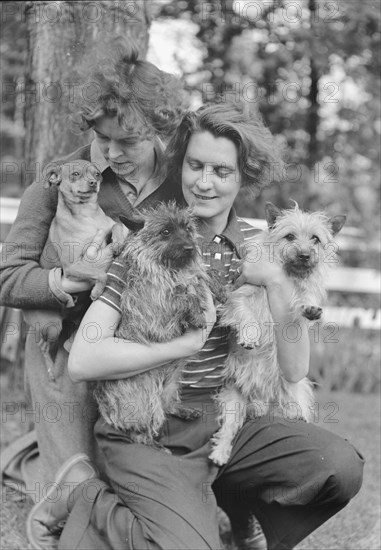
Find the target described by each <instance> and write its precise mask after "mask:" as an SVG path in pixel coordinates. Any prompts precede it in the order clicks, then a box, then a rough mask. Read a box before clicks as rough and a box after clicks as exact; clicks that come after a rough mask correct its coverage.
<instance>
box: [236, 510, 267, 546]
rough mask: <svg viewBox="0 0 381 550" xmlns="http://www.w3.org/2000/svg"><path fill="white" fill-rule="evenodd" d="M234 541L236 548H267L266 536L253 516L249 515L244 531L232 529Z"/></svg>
mask: <svg viewBox="0 0 381 550" xmlns="http://www.w3.org/2000/svg"><path fill="white" fill-rule="evenodd" d="M233 538H234V542H235V544H236V546H237V549H238V550H267V541H266V537H265V535H264V533H263V531H262V527H261V525H260V523H259V521H258V520H257V518H256V517H255V516H251V517H250V520H249V525H248V527H247V528H246V529H245V531H244V532H243V531H237V532H236V531H234V530H233Z"/></svg>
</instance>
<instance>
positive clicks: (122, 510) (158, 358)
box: [29, 103, 363, 550]
mask: <svg viewBox="0 0 381 550" xmlns="http://www.w3.org/2000/svg"><path fill="white" fill-rule="evenodd" d="M168 155H169V157H170V159H171V165H172V167H171V174H172V177H173V178H174V179H175V180H176V179H177V181H178V182H179V183H178V185H179V187H180V181H181V189H182V192H183V195H184V199H185V202H186V203H187V204H188V205H190V206H192V208H193V213H194V215H195V216H196V223H197V229H198V232H199V234H200V245H201V250H202V256H203V257H202V259H203V262H204V264H205V266H207V267H210V268H212V269H213V270H215V271H217V272H218V273H219V274H220V276H221V280H225V281H226V282H227V283H231V282H232V281H234V280H235V277H236V275H237V268H238V265H239V259H240V256H241V253H242V250H243V249H244V246H245V243H246V244H249V241H250V239H251V238H252V237H253V236H254V235H255V234H256V233H257V232H258V230H257V229H255V228H254V227H252V226H250V225H249V224H247V223H246V222H245V221H244V220H242V219H241V218H239V217H237V215H236V213H235V211H234V207H233V203H234V200H235V198H236V197H237V194H238V193H239V191H240V189H241V188H243V187H247V188H249V189H253V190H256V189H258V188H260V187H261V186H263V184H265V183H266V180H267V181H268V180H269V174H270V173H271V172H272V170H271V168H272V167H275V165H276V164H277V166H278V169H279V168H280V167H281V164H280V159H279V155H278V153H277V147H276V144H275V140H274V139H273V137H272V136H271V133H270V132H269V130H268V129H266V128H265V127H264V125H263V123H262V122H261V120H260V118H259V117H258V116H256V115H253V114H250V113H245V112H244V110H243V109H242V108H240V106H239V105H238V104H232V105H231V104H230V105H229V104H224V103H222V104H218V105H206V106H204V107H201V108H200V109H199V110H198V111H196V112H189V113H187V114H186V115H185V116H184V118H183V120H182V122H181V124H180V126H179V128H178V130H177V131H176V133H175V135H174V138H173V141H172V142H171V143H170V145H169V146H168ZM147 246H149V243H148V244H147ZM242 269H243V271H242V273H241V278H242V277H244V279H245V281H246V282H249V283H251V284H256V285H263V286H266V289H267V295H268V300H269V306H270V309H271V313H272V317H273V320H274V326H275V327H277V328H276V329H275V331H274V332H275V338H276V343H277V353H278V361H279V365H280V369H281V370H282V374H283V376H284V377H285V378H286V379H287V380H288V381H289V382H297V381H298V380H300V379H302V378H303V377H304V376H305V375H306V373H307V371H308V367H309V337H308V326H307V324H306V323H304V322H303V320H301V321H300V338H298V340H297V341H292V342H290V341H289V340H286V339H285V338H283V337H282V333H283V329H284V327H285V326H287V324H288V323H290V322H291V321H293V320H294V317H293V315H292V311H291V301H292V295H293V283H292V281H291V280H290V279H289V278H287V277H286V275H285V274H284V272H283V270H282V268H280V267H279V265H278V264H277V263H276V262H272V261H271V258H269V257H266V255H265V254H262V255H261V257H260V258H259V259H258V261H257V262H255V264H254V263H250V262H245V263H244V264H243V267H242ZM125 287H126V283H125V281H124V279H123V264H121V263H120V262H118V261H115V262H113V263H112V265H111V267H110V270H109V276H108V282H107V286H106V288H105V290H104V293H103V294H102V296H101V297H100V298H99V299H98V300H96V301H95V302H94V303H93V304H92V305H91V306H90V308H89V309H88V310H87V312H86V314H85V316H84V318H83V320H82V323H81V326H80V329H79V330H78V332H77V335H76V337H75V340H74V343H73V347H72V349H71V352H70V357H69V365H68V367H69V372H70V375H71V376H72V378H73V379H74V380H76V381H77V382H81V381H84V380H85V381H100V380H110V379H112V380H117V379H123V378H128V377H131V376H134V375H136V374H140V373H143V372H147V371H149V370H150V369H154V368H157V367H159V366H163V365H166V364H167V363H169V362H171V361H174V360H177V359H186V361H185V363H186V364H185V366H184V367H183V368H182V370H181V376H180V400H181V403H182V404H183V405H184V407H185V408H186V409H191V410H193V411H198V413H199V414H198V415H195V416H192V418H191V419H184V418H183V417H181V415H177V414H176V413H172V414H168V415H167V417H166V422H165V423H164V425H163V427H162V430H161V432H160V433H159V435H158V436H157V438H156V443H157V445H156V446H148V445H142V444H138V443H135V442H132V441H131V438H130V437H129V433H128V430H127V431H125V430H121V429H119V428H117V427H116V426H115V425H112V424H111V422H110V421H109V420H108V419H106V418H99V419H98V421H97V423H96V425H95V437H96V439H97V441H98V444H99V447H100V449H101V451H102V453H103V455H104V459H105V461H104V467H105V473H106V475H107V479H108V481H107V482H105V481H103V480H101V479H100V478H99V474H98V473H97V469H96V466H95V465H94V464H93V462H92V460H91V459H90V458H89V457H86V456H84V455H83V454H77V455H74V456H73V457H71V459H69V460H68V461H67V462H66V463H65V465H64V466H63V467H62V469H61V471H60V473H59V475H58V476H57V478H56V480H55V482H56V485H55V489H56V490H57V489H58V492H59V495H60V498H57V499H55V500H54V501H53V499H49V498H48V497H49V495H48V496H47V497H46V498H45V499H44V500H43V501H42V502H41V504H40V505H36V506H35V508H34V510H33V511H32V513H31V515H30V517H29V520H30V521H29V532H30V533H32V534H33V535H34V540H35V541H37V542H38V543H39V544H36V545H35V546H34V548H40V549H41V548H43V549H46V550H48V548H49V549H51V548H54V547H55V546H54V545H57V547H58V548H60V549H62V550H72V549H74V548H78V549H84V550H85V549H88V548H94V549H95V548H96V549H97V550H110V549H111V550H116V549H124V550H137V549H139V550H141V549H143V548H145V549H151V550H154V549H158V548H161V549H163V550H180V549H183V550H196V549H197V550H204V549H205V550H207V549H212V550H217V549H221V548H222V543H221V541H220V538H219V531H218V515H217V504H219V505H220V506H221V507H222V508H223V509H224V510H225V511H226V512H227V513H228V515H229V517H230V520H231V524H232V531H233V536H234V539H235V542H236V545H237V547H238V548H239V549H240V550H249V549H250V550H253V549H255V550H265V549H267V548H268V549H269V550H283V549H286V548H287V549H289V548H293V547H294V546H295V545H296V544H298V543H299V542H300V541H301V540H302V539H303V538H304V537H306V536H307V535H308V534H309V533H311V532H312V531H313V530H314V529H316V528H317V527H319V526H320V525H321V524H323V523H324V522H325V521H326V520H327V519H328V518H330V517H331V516H332V515H334V514H335V513H337V512H338V511H339V510H341V509H342V508H343V507H344V506H345V505H346V504H347V503H348V501H349V500H350V499H351V498H352V497H353V496H354V495H355V494H356V493H357V491H358V490H359V488H360V486H361V480H362V467H363V460H362V457H361V456H360V455H359V454H358V453H357V451H356V450H355V449H354V448H353V447H352V446H351V445H350V444H349V443H348V442H347V441H345V440H344V439H342V438H340V437H338V436H336V435H334V434H332V433H330V432H328V431H327V430H323V429H321V428H320V427H318V426H315V425H314V424H312V423H310V424H307V423H306V422H304V421H303V420H297V421H295V419H289V418H283V417H277V416H276V415H274V417H272V416H271V415H267V416H264V417H261V418H254V419H249V420H247V421H246V422H245V424H244V425H243V427H242V429H241V430H240V431H239V432H238V434H237V437H236V438H235V440H234V443H233V448H232V453H231V456H230V458H229V460H228V462H227V463H226V464H225V465H224V466H222V467H221V468H218V467H217V466H216V465H215V464H214V463H212V462H211V461H210V460H209V458H208V456H209V454H210V439H211V437H212V435H213V434H214V433H215V432H216V431H217V430H218V428H219V426H218V420H217V417H218V409H217V407H216V405H215V402H214V399H213V397H214V395H215V393H216V392H218V391H219V390H220V389H221V388H222V387H223V385H224V379H223V372H222V371H223V366H224V361H225V359H226V357H227V353H228V334H227V332H226V330H221V328H220V327H219V325H218V319H217V320H216V310H215V308H214V305H213V302H212V300H211V298H210V300H209V306H208V308H207V311H206V312H205V322H206V325H205V326H206V328H204V329H197V328H190V329H188V330H187V331H185V333H184V334H183V335H181V336H179V337H177V338H175V339H174V340H171V341H169V342H160V343H155V342H150V343H149V344H147V345H146V344H140V343H137V342H131V341H125V340H123V339H121V338H115V327H116V326H118V323H119V321H120V318H121V294H122V293H123V291H124V289H125ZM123 313H124V314H127V315H128V312H123ZM91 327H96V335H95V337H94V338H91ZM87 329H90V338H89V337H86V334H87ZM123 405H124V404H123ZM138 407H139V403H125V406H123V407H121V409H122V413H123V414H124V413H125V414H126V415H131V416H130V419H133V418H134V414H135V411H136V409H138ZM111 409H112V407H110V413H112V412H114V413H115V409H114V411H112V410H111ZM118 413H119V414H120V412H119V410H118ZM235 413H236V411H234V410H229V411H226V414H235ZM108 418H109V417H108ZM52 495H53V493H52ZM255 518H257V520H259V522H260V524H261V525H262V529H263V532H264V535H265V536H264V535H263V533H262V531H261V530H260V528H259V529H258V521H257V520H256V519H255ZM63 525H64V527H63V531H62V535H61V536H60V538H59V535H60V528H62V526H63ZM31 538H32V537H31Z"/></svg>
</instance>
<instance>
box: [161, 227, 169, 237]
mask: <svg viewBox="0 0 381 550" xmlns="http://www.w3.org/2000/svg"><path fill="white" fill-rule="evenodd" d="M161 234H162V235H163V237H168V236H169V235H170V234H171V232H170V231H169V229H163V231H162V232H161Z"/></svg>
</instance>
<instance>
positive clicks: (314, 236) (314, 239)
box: [312, 235, 320, 244]
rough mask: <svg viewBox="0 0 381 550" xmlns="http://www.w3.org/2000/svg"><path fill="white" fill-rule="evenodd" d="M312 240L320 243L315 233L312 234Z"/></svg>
mask: <svg viewBox="0 0 381 550" xmlns="http://www.w3.org/2000/svg"><path fill="white" fill-rule="evenodd" d="M312 240H313V241H314V243H315V244H318V243H320V239H319V237H318V236H317V235H312Z"/></svg>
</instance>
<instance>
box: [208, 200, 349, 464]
mask: <svg viewBox="0 0 381 550" xmlns="http://www.w3.org/2000/svg"><path fill="white" fill-rule="evenodd" d="M345 219H346V218H345V216H335V217H333V218H330V219H329V218H328V217H326V216H325V215H324V214H323V213H321V212H313V213H306V212H302V211H301V210H300V209H299V208H298V205H297V204H296V203H295V208H294V209H290V210H283V211H282V210H279V209H278V208H276V207H275V206H274V205H273V204H271V203H267V204H266V220H267V223H268V227H269V230H268V232H264V233H263V234H260V235H258V237H256V238H255V239H254V240H253V241H251V243H252V244H253V250H254V249H255V251H256V253H258V251H259V252H260V253H262V254H263V253H265V254H271V258H272V260H273V261H274V262H278V263H279V264H280V265H281V266H282V267H283V270H284V272H285V273H286V274H287V276H288V277H290V278H291V279H292V281H293V283H294V288H295V291H294V296H293V298H292V309H293V312H294V319H295V323H294V327H291V328H294V329H296V331H297V330H298V319H300V318H301V317H302V316H303V317H306V318H307V319H309V320H315V319H319V318H320V316H321V313H322V308H321V305H322V303H323V302H324V300H325V297H326V291H325V288H324V280H325V276H326V270H327V268H329V267H330V266H332V265H333V264H334V263H336V262H337V258H336V255H335V247H334V246H332V238H333V236H334V235H335V234H336V233H338V231H340V229H341V228H342V226H343V225H344V223H345ZM249 261H250V254H249ZM252 261H254V259H252ZM222 310H223V311H222V318H221V324H222V325H224V326H229V327H232V328H233V329H235V331H236V337H235V338H234V337H233V341H232V348H231V351H230V352H229V356H228V358H227V361H226V365H225V368H224V375H225V379H226V381H227V384H226V387H225V388H224V389H222V390H221V391H220V393H219V394H218V396H217V398H216V399H217V402H218V404H219V408H220V424H221V429H220V430H219V431H218V432H217V433H216V434H215V435H214V436H213V439H212V452H211V454H210V456H209V458H210V459H211V460H212V461H213V462H215V463H216V464H218V465H222V464H225V463H226V462H227V461H228V459H229V456H230V453H231V448H232V442H233V439H234V437H235V435H236V434H237V432H238V431H239V429H240V428H241V427H242V425H243V424H244V422H245V420H246V418H250V417H251V418H256V417H260V416H264V415H267V414H278V415H284V416H285V417H286V418H303V419H304V420H307V421H308V420H309V419H310V418H311V416H312V412H313V408H312V407H313V398H314V396H313V391H312V383H311V382H310V381H309V380H308V379H307V378H304V379H302V380H301V381H300V382H297V383H291V382H288V381H287V380H286V379H285V378H284V377H283V376H282V372H281V370H280V367H279V364H278V359H277V347H276V341H275V336H274V330H273V327H274V324H273V319H272V317H271V312H270V308H269V304H268V299H267V293H266V289H265V287H263V286H253V285H249V284H244V285H242V286H241V287H240V288H239V289H237V290H234V291H233V292H231V293H230V295H228V299H227V301H226V303H225V304H224V306H223V308H222ZM285 337H287V335H285ZM292 337H294V335H293V336H292ZM296 337H297V335H296ZM290 338H291V336H290Z"/></svg>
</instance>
